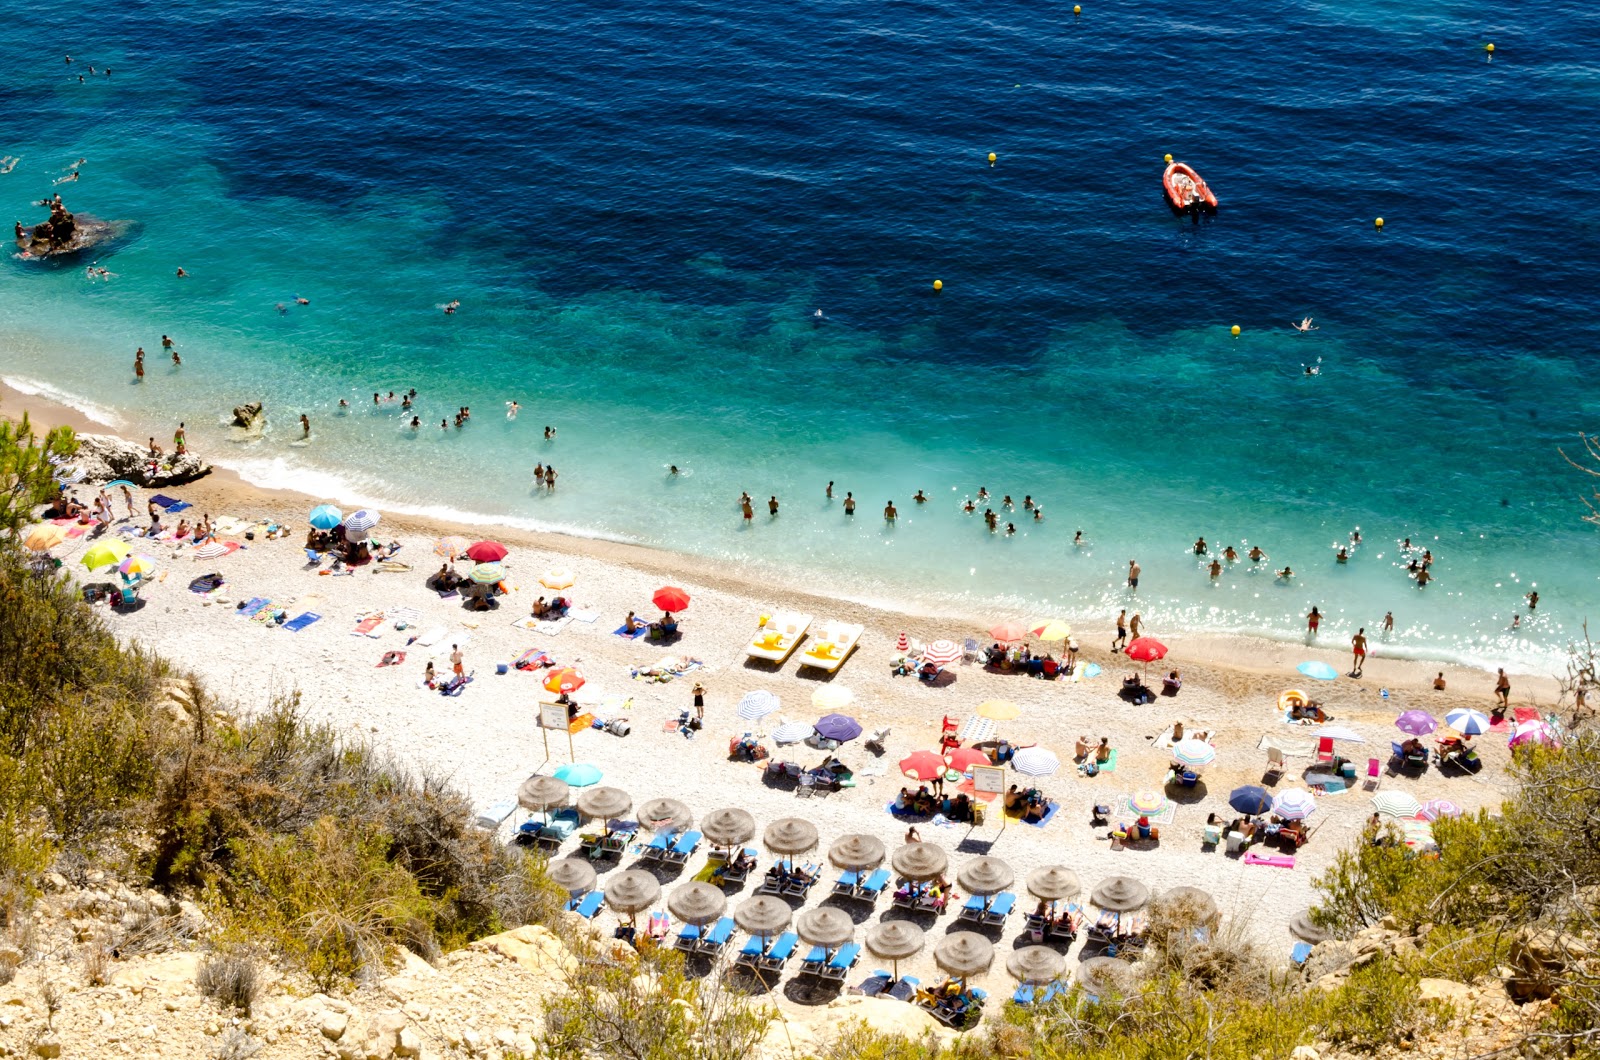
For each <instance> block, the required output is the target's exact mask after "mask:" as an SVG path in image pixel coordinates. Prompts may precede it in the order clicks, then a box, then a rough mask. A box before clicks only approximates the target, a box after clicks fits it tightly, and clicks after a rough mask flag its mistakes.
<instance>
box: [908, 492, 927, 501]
mask: <svg viewBox="0 0 1600 1060" xmlns="http://www.w3.org/2000/svg"><path fill="white" fill-rule="evenodd" d="M911 499H912V500H914V501H916V502H917V503H918V504H927V503H928V495H927V494H926V493H923V492H922V491H921V490H918V491H917V495H916V496H915V497H912V498H911Z"/></svg>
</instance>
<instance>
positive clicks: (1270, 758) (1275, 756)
mask: <svg viewBox="0 0 1600 1060" xmlns="http://www.w3.org/2000/svg"><path fill="white" fill-rule="evenodd" d="M1287 768H1288V765H1287V763H1285V762H1284V760H1283V748H1281V747H1275V746H1268V747H1267V776H1269V777H1281V776H1283V774H1284V771H1285V770H1286V769H1287Z"/></svg>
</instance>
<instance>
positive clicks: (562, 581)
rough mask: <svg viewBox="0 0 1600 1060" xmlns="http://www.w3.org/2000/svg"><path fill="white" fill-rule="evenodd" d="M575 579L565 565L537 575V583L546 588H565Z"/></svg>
mask: <svg viewBox="0 0 1600 1060" xmlns="http://www.w3.org/2000/svg"><path fill="white" fill-rule="evenodd" d="M577 580H578V579H577V578H575V577H573V575H572V572H571V571H570V570H567V569H566V568H565V567H556V568H553V569H551V570H547V571H545V572H544V573H543V574H541V575H539V584H540V585H542V586H544V587H545V588H546V589H567V588H570V587H571V586H572V583H573V582H576V581H577Z"/></svg>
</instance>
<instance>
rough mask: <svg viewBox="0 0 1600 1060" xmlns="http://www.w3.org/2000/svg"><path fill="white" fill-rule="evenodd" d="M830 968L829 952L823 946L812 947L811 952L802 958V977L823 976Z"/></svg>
mask: <svg viewBox="0 0 1600 1060" xmlns="http://www.w3.org/2000/svg"><path fill="white" fill-rule="evenodd" d="M827 966H828V951H827V950H825V949H823V948H822V947H821V946H813V947H811V952H810V953H808V954H806V955H805V956H804V957H802V958H800V974H801V975H821V974H822V970H823V969H824V968H826V967H827Z"/></svg>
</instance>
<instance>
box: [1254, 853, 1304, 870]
mask: <svg viewBox="0 0 1600 1060" xmlns="http://www.w3.org/2000/svg"><path fill="white" fill-rule="evenodd" d="M1244 863H1245V864H1246V865H1268V866H1271V867H1272V868H1275V869H1292V868H1294V855H1293V854H1257V853H1256V852H1255V851H1247V852H1246V853H1245V856H1244Z"/></svg>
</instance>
